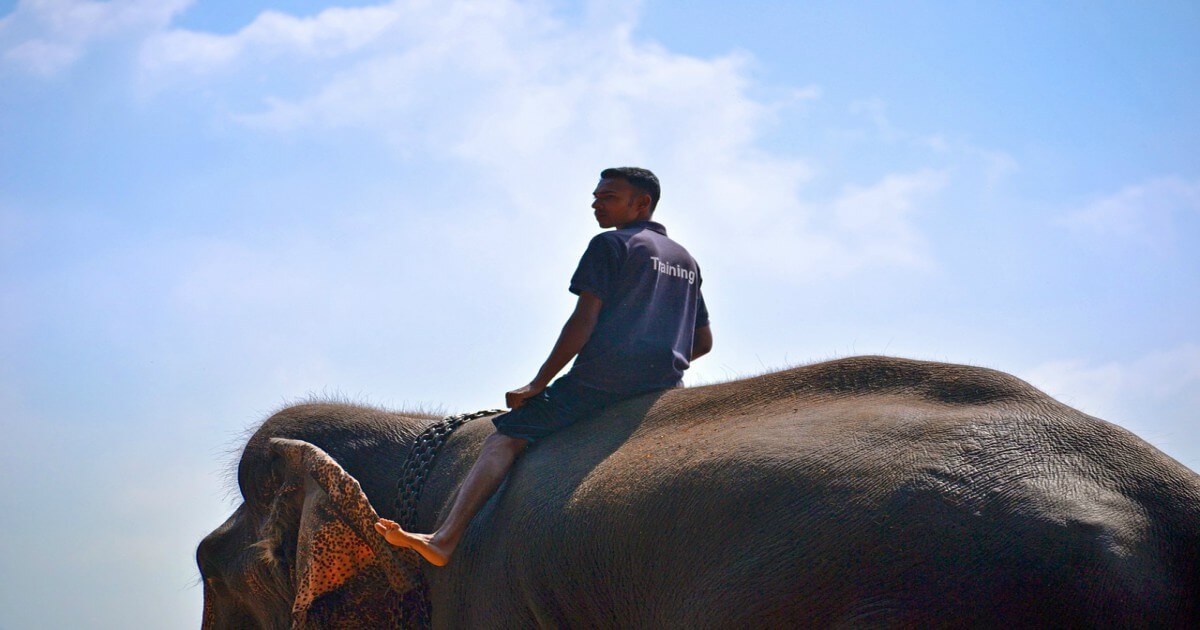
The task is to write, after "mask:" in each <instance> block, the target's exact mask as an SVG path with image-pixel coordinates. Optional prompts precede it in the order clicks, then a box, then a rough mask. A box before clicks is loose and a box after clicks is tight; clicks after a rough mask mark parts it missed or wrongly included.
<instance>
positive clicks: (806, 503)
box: [463, 366, 1200, 626]
mask: <svg viewBox="0 0 1200 630" xmlns="http://www.w3.org/2000/svg"><path fill="white" fill-rule="evenodd" d="M893 367H895V366H893ZM903 367H904V366H900V368H899V369H902V368H903ZM868 371H870V370H868ZM946 374H949V375H951V376H953V375H954V371H953V370H950V371H948V372H945V373H944V374H943V375H942V377H941V378H942V382H940V383H935V384H933V385H928V384H925V385H923V384H922V383H921V382H920V381H919V379H912V378H908V377H905V378H900V379H898V381H899V385H896V386H892V385H889V384H888V383H886V382H874V383H873V384H872V381H870V379H866V380H865V381H863V379H862V378H860V377H854V376H849V377H846V378H847V379H849V380H839V379H837V378H832V379H831V378H827V377H828V375H825V377H823V378H824V381H823V382H824V383H826V385H820V386H810V385H808V384H804V383H805V379H803V378H801V379H799V381H797V377H798V376H800V377H802V376H804V375H803V374H799V375H797V374H785V375H784V377H779V376H778V375H772V376H773V377H774V378H773V379H771V380H770V382H768V383H766V384H757V385H756V383H754V382H739V383H735V384H732V386H728V387H726V386H721V385H718V386H714V388H712V389H708V388H698V389H699V390H701V391H699V392H696V391H689V390H676V391H670V392H666V393H662V394H659V395H655V396H649V397H643V398H640V399H635V400H632V401H628V402H627V403H623V404H621V405H618V406H616V407H614V408H612V409H610V410H608V411H607V412H606V413H605V414H603V415H602V416H601V417H598V418H595V419H591V420H588V421H585V422H582V423H580V424H578V425H575V426H573V427H570V428H568V429H567V430H564V431H563V432H562V433H560V434H557V435H556V436H554V437H553V438H552V439H550V440H547V441H545V442H544V443H542V444H539V445H538V446H536V447H534V448H532V449H530V451H528V452H527V454H526V456H525V457H524V458H523V460H522V462H521V463H520V465H519V466H518V467H517V468H515V469H514V470H513V473H512V476H511V477H510V479H509V481H508V483H507V487H506V489H505V492H504V493H503V494H502V495H501V496H500V497H498V501H497V502H496V504H495V505H494V506H493V507H494V508H495V509H494V511H489V512H488V513H487V514H485V515H482V516H483V519H482V520H483V522H482V523H480V524H479V528H478V529H475V528H474V527H473V531H474V532H476V533H473V535H472V538H473V539H474V540H473V543H472V544H477V545H479V548H486V547H488V546H491V545H503V546H505V547H506V548H507V549H509V550H510V553H506V554H503V556H502V557H488V558H481V559H480V562H482V563H483V564H487V563H500V564H498V565H497V566H488V567H463V568H464V570H465V571H467V572H472V573H474V574H476V575H487V574H488V573H487V572H480V571H478V570H475V569H484V570H485V571H498V572H499V573H500V574H501V575H504V576H506V580H508V581H509V582H511V583H512V584H515V591H514V592H516V593H518V594H520V597H523V598H524V599H522V600H521V601H520V603H519V604H518V607H519V608H521V609H522V610H529V611H541V612H540V613H539V614H542V615H546V616H547V618H548V619H552V620H558V621H564V620H565V621H568V622H570V621H572V620H573V621H579V622H582V620H588V619H592V620H594V619H619V620H622V621H623V622H626V623H627V624H632V625H663V626H679V625H687V624H688V623H695V624H699V625H704V626H724V625H730V626H732V625H741V624H743V623H748V622H750V621H755V622H758V623H761V622H762V620H764V619H771V618H772V615H775V616H776V617H774V618H775V619H778V620H779V621H780V622H781V623H782V622H783V621H784V620H787V619H792V620H795V619H798V618H800V617H799V615H802V614H803V616H804V617H803V618H805V619H807V620H808V621H809V622H810V623H816V622H818V621H822V620H823V621H824V622H827V623H835V622H839V621H845V620H850V622H855V620H857V621H863V620H866V619H868V618H870V617H871V615H875V614H885V615H893V616H892V617H889V618H890V619H893V620H895V619H901V618H903V619H907V620H908V621H911V622H913V623H918V622H921V621H922V620H924V621H932V620H933V619H935V618H937V617H936V616H935V617H933V618H918V617H919V616H920V615H937V614H941V615H943V618H945V617H946V616H949V617H950V618H959V619H964V620H969V618H970V615H977V617H975V619H987V618H992V619H998V618H1007V619H1025V620H1029V621H1039V620H1040V621H1046V620H1047V619H1048V617H1044V616H1043V617H1039V615H1045V614H1049V613H1046V611H1045V610H1038V609H1036V607H1034V608H1029V606H1032V605H1033V604H1031V603H1030V602H1036V601H1042V600H1043V599H1044V598H1047V597H1051V598H1059V599H1062V600H1064V601H1075V600H1079V601H1084V600H1086V601H1087V602H1088V604H1087V605H1086V606H1080V607H1074V606H1073V605H1071V606H1064V607H1063V610H1062V611H1060V612H1061V617H1060V618H1061V619H1068V620H1074V621H1081V622H1087V621H1089V620H1091V621H1095V620H1096V619H1100V618H1101V617H1097V615H1109V618H1110V619H1113V618H1129V619H1135V618H1136V617H1137V616H1138V615H1145V614H1151V613H1150V612H1147V611H1151V612H1152V611H1153V610H1167V611H1172V612H1170V613H1169V614H1192V615H1194V614H1196V609H1195V602H1196V595H1200V591H1198V590H1197V586H1196V581H1197V579H1198V577H1200V576H1198V574H1197V573H1198V567H1197V563H1198V562H1200V549H1198V546H1197V535H1198V534H1200V513H1198V512H1197V510H1198V506H1200V492H1198V491H1197V488H1198V487H1200V484H1198V483H1197V476H1196V475H1195V473H1193V472H1191V471H1189V470H1187V469H1186V468H1185V467H1183V466H1181V465H1179V464H1178V463H1176V462H1174V461H1173V460H1171V459H1170V458H1169V457H1167V456H1165V455H1163V454H1162V453H1160V452H1158V451H1157V450H1156V449H1153V448H1152V447H1150V446H1149V445H1148V444H1145V443H1144V442H1143V441H1141V440H1140V439H1138V438H1136V437H1135V436H1132V434H1129V433H1128V432H1125V431H1124V430H1122V429H1120V428H1118V427H1116V426H1114V425H1111V424H1109V423H1106V422H1104V421H1101V420H1098V419H1095V418H1090V417H1088V416H1085V415H1083V414H1081V413H1079V412H1077V411H1075V410H1072V409H1070V408H1069V407H1066V406H1064V405H1061V404H1060V403H1057V402H1056V401H1053V400H1052V399H1050V398H1048V397H1046V396H1045V395H1044V394H1041V392H1038V391H1037V390H1035V389H1033V388H1031V387H1028V386H1027V385H1023V384H1022V383H1021V382H1020V381H1018V380H1016V379H1012V381H1006V380H1004V379H1000V380H1001V382H1000V385H998V386H996V388H995V389H993V390H988V391H984V390H985V389H986V388H985V387H982V386H981V382H980V380H979V379H975V380H972V379H971V378H966V377H964V378H963V379H961V380H960V381H955V379H954V378H947V377H946ZM976 376H978V375H976ZM983 376H986V377H988V378H991V377H990V375H987V374H985V375H983ZM988 378H985V379H983V380H984V381H987V380H988ZM1010 378H1011V377H1010ZM856 379H857V380H856ZM885 380H886V379H885ZM797 382H800V383H801V384H800V385H797V384H796V383H797ZM843 382H866V383H868V385H870V386H868V387H865V388H863V389H848V390H847V389H841V388H840V386H836V384H837V383H843ZM955 382H960V383H965V384H963V387H964V391H968V392H974V393H973V394H971V395H970V396H967V395H960V393H954V391H953V390H954V387H955V385H954V383H955ZM829 383H834V384H835V386H828V384H829ZM893 385H894V384H893ZM762 391H766V392H768V394H769V395H764V394H761V392H762ZM756 392H759V393H756ZM1030 541H1035V542H1030ZM989 567H990V568H989ZM1063 567H1067V568H1065V569H1064V568H1063ZM988 572H991V574H990V577H989V576H988V575H985V574H988ZM1163 576H1168V577H1166V578H1164V577H1163ZM563 579H565V580H566V582H565V583H564V582H562V580H563ZM1029 579H1034V580H1035V583H1040V584H1041V586H1039V587H1037V588H1040V589H1041V592H1038V593H1033V592H1029V593H1025V594H1024V595H1023V596H1022V597H1021V598H1019V601H1017V600H1014V601H1012V602H1010V601H1008V600H1007V599H1005V598H1006V597H1010V596H1011V594H1012V592H1013V591H1012V589H1016V590H1017V591H1020V590H1021V589H1026V590H1029V589H1030V588H1032V587H1029V586H1028V584H1029V582H1028V580H1029ZM556 580H557V582H556ZM572 580H582V581H583V582H586V584H587V592H588V593H589V595H588V596H586V597H579V593H580V589H579V588H577V587H578V586H580V585H579V584H574V585H572ZM1038 580H1040V581H1041V582H1037V581H1038ZM664 585H665V586H667V587H669V592H668V593H667V594H665V595H664V594H663V593H662V591H661V589H662V588H663V587H664ZM647 589H648V590H650V591H654V592H655V593H656V601H657V602H658V603H657V605H656V606H657V607H656V608H654V609H653V610H647V609H645V608H644V607H639V606H638V605H637V602H636V600H631V598H630V594H631V593H637V592H639V591H640V590H647ZM1080 589H1082V590H1080ZM1105 589H1108V592H1105ZM1035 590H1036V589H1035ZM1130 592H1138V594H1139V597H1140V598H1141V600H1139V601H1143V602H1148V603H1146V604H1145V605H1144V606H1143V607H1142V608H1140V609H1136V610H1135V608H1136V607H1133V608H1130V607H1129V606H1127V605H1126V604H1125V603H1121V602H1124V599H1120V598H1118V599H1114V600H1113V601H1117V602H1118V603H1115V604H1114V603H1103V602H1099V601H1098V600H1096V598H1097V597H1101V596H1108V595H1114V594H1121V593H1130ZM672 594H677V597H676V596H675V595H672ZM1181 595H1182V597H1181ZM1189 598H1190V599H1189ZM979 601H985V602H991V603H989V604H986V605H980V604H978V602H979ZM1188 601H1190V602H1191V603H1190V604H1189V603H1186V602H1188ZM1180 602H1183V603H1180ZM989 606H990V607H991V608H989ZM1123 607H1124V608H1123ZM1147 607H1148V608H1147ZM1155 607H1157V608H1155ZM905 610H908V611H910V612H907V613H906V612H903V611H905ZM880 611H883V613H881V612H880ZM889 611H890V612H889ZM912 611H918V612H912ZM1055 614H1058V613H1055ZM1153 614H1162V613H1153ZM897 615H898V616H897ZM904 615H910V616H909V617H905V616H904ZM911 615H917V616H911ZM964 615H966V617H964ZM568 625H569V624H568ZM1085 625H1086V624H1085Z"/></svg>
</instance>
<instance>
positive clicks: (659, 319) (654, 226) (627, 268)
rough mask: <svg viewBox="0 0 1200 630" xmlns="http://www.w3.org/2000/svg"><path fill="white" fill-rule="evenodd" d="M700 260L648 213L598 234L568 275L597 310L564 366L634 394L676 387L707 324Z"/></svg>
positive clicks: (596, 383) (586, 379) (590, 382)
mask: <svg viewBox="0 0 1200 630" xmlns="http://www.w3.org/2000/svg"><path fill="white" fill-rule="evenodd" d="M700 283H701V279H700V267H699V266H698V265H697V264H696V261H695V260H694V259H693V258H692V256H691V254H688V252H687V250H686V249H684V248H683V246H682V245H680V244H679V243H676V242H675V241H672V240H671V239H669V238H667V229H666V228H665V227H663V226H662V225H661V224H659V223H655V222H653V221H636V222H634V223H631V224H629V225H627V226H625V227H623V228H621V229H619V230H613V231H611V232H603V233H601V234H598V235H596V237H595V238H593V239H592V241H591V242H590V243H589V244H588V248H587V251H585V252H584V253H583V258H581V259H580V261H579V267H578V268H577V269H576V270H575V274H574V275H573V276H572V277H571V287H570V290H571V293H574V294H576V295H579V294H581V293H583V292H584V291H587V292H589V293H592V294H594V295H596V296H597V297H599V298H600V300H601V307H600V317H599V319H598V321H597V322H596V328H595V330H593V331H592V336H591V337H590V338H589V339H588V341H587V343H586V344H584V346H583V349H582V350H580V351H579V355H578V356H577V357H575V364H574V366H572V368H571V371H570V372H569V373H568V374H569V375H570V376H571V378H572V379H574V380H575V381H576V382H578V383H580V384H582V385H586V386H588V387H592V388H595V389H600V390H604V391H609V392H618V393H628V394H635V393H640V392H645V391H650V390H654V389H663V388H667V387H675V386H676V385H678V384H679V381H680V379H681V378H683V371H684V370H686V369H687V368H688V365H689V363H690V359H691V356H692V337H693V335H694V334H695V331H696V329H697V328H702V327H704V326H707V325H708V309H707V308H706V307H705V305H704V297H703V296H702V295H701V294H700Z"/></svg>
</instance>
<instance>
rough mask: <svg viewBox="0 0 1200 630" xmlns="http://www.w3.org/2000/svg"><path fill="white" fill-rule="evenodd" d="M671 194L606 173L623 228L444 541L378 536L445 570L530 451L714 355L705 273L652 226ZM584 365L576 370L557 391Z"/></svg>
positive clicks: (606, 248) (458, 505)
mask: <svg viewBox="0 0 1200 630" xmlns="http://www.w3.org/2000/svg"><path fill="white" fill-rule="evenodd" d="M660 191H661V189H660V185H659V181H658V178H657V177H655V175H654V173H651V172H650V171H648V170H646V169H642V168H634V167H620V168H609V169H605V170H604V171H603V172H601V173H600V183H599V185H597V186H596V190H595V191H594V192H593V193H592V196H593V197H594V201H593V202H592V208H593V209H594V210H595V216H596V221H597V222H598V223H599V224H600V227H601V228H604V229H608V228H616V230H615V231H613V232H604V233H601V234H599V235H597V236H596V237H595V238H593V239H592V241H591V243H590V244H589V245H588V248H587V250H586V251H585V252H584V254H583V258H582V259H581V260H580V261H579V266H578V268H577V269H576V270H575V274H574V275H573V276H572V277H571V285H570V290H571V292H572V293H574V294H576V295H578V296H579V299H578V301H577V302H576V305H575V311H574V312H573V313H572V314H571V316H570V318H569V319H568V320H567V323H566V324H565V325H564V326H563V329H562V332H561V333H560V335H559V337H558V341H557V342H556V343H555V344H554V348H553V349H552V350H551V351H550V356H549V357H548V358H547V359H546V361H545V363H544V364H543V365H542V367H541V369H540V370H539V371H538V373H537V376H535V377H534V378H533V380H532V381H530V382H529V383H528V384H527V385H524V386H523V387H519V388H517V389H515V390H513V391H510V392H508V393H507V394H506V395H505V402H506V403H507V405H508V406H509V408H511V409H512V411H511V412H509V413H506V414H503V415H501V416H498V417H496V418H494V419H493V423H494V424H495V427H496V433H494V434H493V435H491V436H489V437H488V438H487V440H486V441H485V442H484V444H483V450H482V451H481V452H480V454H479V457H478V459H477V460H476V462H475V465H474V466H473V467H472V468H471V471H470V473H468V475H467V478H466V481H464V482H463V485H462V488H460V489H459V491H458V496H457V498H456V499H455V501H454V504H453V506H452V507H451V509H450V513H449V515H447V517H446V520H445V521H444V522H443V523H442V524H441V526H440V527H439V528H438V529H437V531H435V532H433V533H432V534H418V533H412V532H406V531H404V530H403V529H401V527H400V524H399V523H396V522H395V521H391V520H389V519H380V520H379V522H378V523H377V524H376V526H375V529H376V530H377V531H378V532H379V533H381V534H383V535H384V537H385V538H386V539H387V541H388V542H390V543H391V544H393V545H396V546H399V547H408V548H411V549H413V550H415V551H416V552H417V553H419V554H420V555H421V556H422V557H423V558H425V559H426V560H427V561H429V562H430V563H432V564H434V565H437V566H443V565H445V564H446V563H448V562H449V561H450V557H451V554H453V553H454V550H455V548H456V547H457V546H458V543H459V541H460V540H461V539H462V535H463V533H464V532H465V531H466V529H467V526H468V525H469V524H470V522H471V519H472V518H473V517H474V516H475V514H476V512H478V511H479V509H480V508H481V507H482V506H483V505H484V503H486V502H487V500H488V498H490V497H491V496H492V494H493V493H494V492H495V491H496V488H498V487H499V486H500V483H501V482H502V481H503V480H504V478H505V476H506V475H507V474H508V470H509V468H511V467H512V464H513V461H514V460H516V458H517V456H518V455H519V454H520V453H521V451H523V450H525V448H526V447H527V446H529V445H530V444H532V443H534V442H536V441H537V440H540V439H542V438H545V437H546V436H548V435H550V434H552V433H554V432H555V431H558V430H560V429H562V428H564V427H567V426H570V425H572V424H574V423H575V422H578V421H579V420H580V419H582V418H585V417H588V416H590V415H593V414H595V413H597V412H598V411H600V410H602V409H604V408H606V407H608V406H611V405H612V404H614V403H616V402H619V401H621V400H624V399H626V398H629V397H631V396H636V395H639V394H645V393H647V392H652V391H655V390H660V389H666V388H671V387H676V386H678V385H679V384H680V379H681V378H682V377H683V372H684V370H686V369H687V368H688V366H689V364H690V362H691V361H693V360H695V359H696V358H698V357H700V356H702V355H704V354H706V353H707V352H708V351H709V350H710V349H711V348H712V332H711V328H710V326H709V321H708V309H707V308H706V306H705V304H704V298H703V296H702V295H701V293H700V284H701V277H700V268H699V266H698V265H697V264H696V261H695V260H694V259H692V257H691V255H690V254H688V252H687V250H686V249H684V248H683V247H682V246H681V245H679V244H678V243H676V242H675V241H673V240H671V239H670V238H668V237H667V231H666V228H665V227H663V226H662V224H660V223H656V222H654V221H651V220H650V218H651V216H652V215H653V214H654V209H655V207H656V206H657V205H658V200H659V197H660V194H661V192H660ZM577 355H578V356H577ZM573 358H574V359H575V364H574V366H573V367H572V368H571V370H570V372H568V373H567V374H566V376H563V377H562V378H560V379H558V380H557V381H555V382H554V383H553V384H552V385H549V386H548V387H547V385H548V384H549V383H550V380H551V379H553V378H554V377H555V376H556V375H557V374H558V373H559V372H560V371H561V370H562V369H563V367H565V366H566V365H567V363H568V362H569V361H570V360H571V359H573Z"/></svg>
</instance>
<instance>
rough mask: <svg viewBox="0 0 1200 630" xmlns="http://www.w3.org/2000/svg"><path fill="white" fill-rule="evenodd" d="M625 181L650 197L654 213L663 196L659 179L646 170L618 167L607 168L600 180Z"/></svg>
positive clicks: (634, 167) (602, 172) (651, 209)
mask: <svg viewBox="0 0 1200 630" xmlns="http://www.w3.org/2000/svg"><path fill="white" fill-rule="evenodd" d="M612 178H620V179H623V180H625V181H627V182H629V184H630V185H631V186H633V187H634V188H635V189H637V190H638V192H643V193H646V194H647V195H650V212H654V208H656V207H657V206H658V198H659V197H661V196H662V186H660V185H659V183H658V177H656V176H655V175H654V173H651V172H650V171H648V170H646V169H644V168H638V167H636V166H616V167H613V168H606V169H604V170H603V171H600V179H612Z"/></svg>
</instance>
